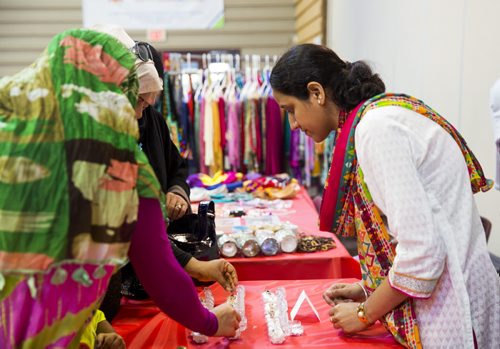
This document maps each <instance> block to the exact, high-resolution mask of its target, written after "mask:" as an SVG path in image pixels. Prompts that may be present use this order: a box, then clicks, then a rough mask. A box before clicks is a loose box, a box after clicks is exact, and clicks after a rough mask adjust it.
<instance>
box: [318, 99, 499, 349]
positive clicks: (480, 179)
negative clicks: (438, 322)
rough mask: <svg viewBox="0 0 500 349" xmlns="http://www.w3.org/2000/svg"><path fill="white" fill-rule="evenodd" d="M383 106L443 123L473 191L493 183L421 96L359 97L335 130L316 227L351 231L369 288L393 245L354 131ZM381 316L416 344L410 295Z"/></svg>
mask: <svg viewBox="0 0 500 349" xmlns="http://www.w3.org/2000/svg"><path fill="white" fill-rule="evenodd" d="M385 106H398V107H402V108H406V109H409V110H413V111H415V112H417V113H419V114H421V115H422V116H424V117H427V118H429V119H431V120H432V121H434V122H436V123H437V124H439V125H440V126H441V127H443V128H444V129H445V130H446V131H447V132H448V133H449V134H450V135H451V136H452V137H453V139H454V140H455V141H456V143H457V144H458V146H459V147H460V149H461V151H462V154H463V156H464V159H465V162H466V163H467V167H468V169H469V176H470V181H471V187H472V190H473V192H474V193H476V192H478V191H480V190H481V191H487V190H489V189H490V188H491V187H492V185H493V183H492V182H491V181H490V180H487V179H486V178H485V177H484V175H483V171H482V169H481V165H480V164H479V162H478V161H477V159H476V157H475V156H474V154H473V153H472V152H471V151H470V149H469V148H468V147H467V144H466V143H465V141H464V139H463V138H462V136H461V135H460V134H459V133H458V132H457V130H456V129H455V128H454V127H453V126H452V125H451V124H450V123H448V122H447V121H446V120H445V119H444V118H443V117H441V116H440V115H439V114H438V113H437V112H435V111H434V110H432V109H431V108H430V107H428V106H427V105H425V104H424V103H423V102H422V101H420V100H418V99H415V98H413V97H410V96H407V95H403V94H389V93H387V94H381V95H378V96H375V97H373V98H371V99H369V100H367V101H364V102H362V103H360V104H359V105H358V106H357V107H356V108H355V109H354V110H352V111H351V112H350V113H349V115H348V116H347V118H346V120H345V121H344V123H343V125H342V127H341V129H340V131H338V132H337V136H336V142H335V149H334V153H333V157H332V163H331V167H330V171H329V176H328V179H327V181H326V183H325V191H324V194H323V202H322V205H321V211H320V229H321V230H323V231H331V232H333V233H335V234H337V235H343V236H357V239H358V253H359V258H360V264H361V271H362V274H363V282H364V286H365V287H366V289H367V290H368V292H369V293H372V292H373V291H374V290H375V289H376V288H377V287H378V286H379V285H380V284H381V283H382V281H383V280H384V279H385V278H386V277H387V276H388V275H389V270H390V268H391V266H392V263H393V260H394V257H395V247H394V246H393V245H392V244H391V243H390V236H389V233H388V231H387V228H386V226H385V225H384V223H383V221H382V218H381V215H380V213H379V211H378V209H377V207H376V206H375V205H374V203H373V200H372V198H371V195H370V191H369V190H368V188H367V186H366V184H365V182H364V180H363V172H362V170H361V168H360V166H359V164H358V162H357V157H356V147H355V144H354V134H355V132H356V126H357V125H358V123H359V122H360V120H361V118H362V117H363V115H365V113H366V112H367V111H369V110H372V109H374V108H379V107H385ZM333 208H334V210H333ZM383 322H384V325H385V326H386V328H387V329H388V330H389V331H390V332H391V333H392V335H393V336H394V337H395V339H396V340H397V341H398V342H399V343H401V344H402V345H404V346H406V347H409V348H420V347H421V344H420V338H419V332H418V325H417V322H416V317H415V312H414V309H413V306H412V302H411V300H407V301H405V302H404V303H402V304H401V305H399V306H398V307H397V308H395V309H394V310H393V311H391V312H389V313H388V314H387V315H386V316H385V318H384V321H383Z"/></svg>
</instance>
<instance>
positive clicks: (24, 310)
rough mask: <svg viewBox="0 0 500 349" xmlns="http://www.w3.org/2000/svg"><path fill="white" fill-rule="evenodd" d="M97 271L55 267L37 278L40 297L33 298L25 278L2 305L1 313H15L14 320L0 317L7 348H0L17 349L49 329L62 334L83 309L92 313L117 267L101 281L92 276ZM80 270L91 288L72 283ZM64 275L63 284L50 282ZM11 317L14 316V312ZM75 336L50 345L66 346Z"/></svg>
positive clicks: (110, 268) (76, 266)
mask: <svg viewBox="0 0 500 349" xmlns="http://www.w3.org/2000/svg"><path fill="white" fill-rule="evenodd" d="M97 268H99V265H89V264H88V265H79V264H76V263H70V262H66V263H63V264H60V265H58V266H54V267H52V268H50V269H49V270H47V272H45V273H43V274H40V277H36V276H35V279H34V283H35V286H36V289H37V294H36V295H34V296H33V297H32V296H31V293H30V288H29V286H28V280H29V278H28V277H25V278H24V279H23V280H21V281H20V282H19V283H18V284H17V285H16V287H15V288H14V289H13V290H12V292H11V293H10V295H9V296H7V297H6V298H5V299H3V300H2V302H0V310H3V309H15V316H14V317H4V315H5V312H4V311H2V312H1V313H0V322H1V323H2V328H3V331H0V343H2V344H3V345H5V346H0V347H2V348H14V347H15V346H12V345H15V344H16V343H21V342H22V341H24V340H26V339H28V338H32V337H34V336H35V335H37V334H39V333H40V332H41V331H42V330H43V329H46V328H47V327H49V326H54V328H61V330H60V331H59V333H61V331H63V330H64V329H65V327H66V326H65V324H64V320H63V319H65V318H67V317H68V316H73V314H77V313H79V312H81V311H82V310H83V309H86V308H89V309H90V308H91V307H92V306H93V305H94V304H95V303H96V301H97V300H98V299H99V297H101V296H102V295H103V294H104V293H105V292H106V288H107V285H108V282H109V279H110V278H111V275H112V273H113V269H114V266H112V265H105V266H103V268H104V270H105V274H104V276H103V277H101V278H99V279H97V278H95V277H94V276H93V275H94V272H95V270H96V269H97ZM77 270H80V272H85V273H87V275H88V276H89V285H87V286H84V285H82V284H81V283H80V282H76V281H75V280H73V278H72V276H73V275H74V273H75V271H77ZM61 271H64V272H66V275H67V278H66V280H64V281H63V282H62V283H61V284H59V285H54V284H53V283H52V282H51V280H52V277H53V276H54V273H56V272H59V273H60V272H61ZM91 310H92V309H91ZM8 313H11V314H13V313H12V312H11V311H9V312H8ZM89 315H91V313H89ZM82 325H83V323H82ZM76 330H78V328H77V329H76ZM75 334H76V332H72V333H71V334H68V335H67V336H65V337H61V338H58V339H57V341H56V342H54V343H51V345H54V344H61V345H63V346H66V345H68V344H69V342H71V341H72V340H73V338H74V336H75ZM7 336H8V337H7ZM56 337H57V336H56Z"/></svg>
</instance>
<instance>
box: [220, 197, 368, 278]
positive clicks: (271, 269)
mask: <svg viewBox="0 0 500 349" xmlns="http://www.w3.org/2000/svg"><path fill="white" fill-rule="evenodd" d="M219 211H220V210H219ZM216 212H217V210H216ZM290 212H291V213H290V214H289V215H287V216H282V217H280V219H281V220H282V221H290V222H291V223H293V224H295V225H297V226H298V227H299V232H304V233H306V234H312V235H320V236H326V237H331V238H333V239H334V240H335V244H336V246H337V247H336V248H334V249H331V250H328V251H321V252H313V253H291V254H286V253H282V254H279V255H276V256H272V257H264V256H259V257H253V258H245V257H237V258H228V261H230V262H231V263H232V264H233V265H234V267H235V268H236V271H237V273H238V278H239V280H242V281H244V280H305V279H334V278H357V279H359V278H361V272H360V267H359V263H358V262H357V261H356V260H355V259H353V258H352V257H351V256H350V255H349V253H348V252H347V250H346V249H345V247H344V245H342V243H341V242H340V241H339V240H338V239H337V237H336V236H335V235H334V234H332V233H327V232H320V231H319V230H318V213H317V211H316V208H315V206H314V203H313V202H312V200H311V198H310V197H309V195H308V194H307V192H306V190H305V189H304V188H302V189H301V191H300V192H299V193H298V195H297V196H296V197H295V199H293V206H292V208H291V209H290Z"/></svg>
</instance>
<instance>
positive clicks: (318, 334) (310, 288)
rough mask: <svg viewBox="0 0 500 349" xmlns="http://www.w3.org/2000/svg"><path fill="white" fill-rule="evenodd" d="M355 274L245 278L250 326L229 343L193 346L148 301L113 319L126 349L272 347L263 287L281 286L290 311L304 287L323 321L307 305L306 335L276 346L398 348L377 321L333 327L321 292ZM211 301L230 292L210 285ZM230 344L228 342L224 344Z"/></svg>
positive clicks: (303, 313)
mask: <svg viewBox="0 0 500 349" xmlns="http://www.w3.org/2000/svg"><path fill="white" fill-rule="evenodd" d="M355 281H357V280H355V279H337V280H333V279H330V280H294V281H244V282H241V284H242V285H243V286H245V290H246V292H245V293H246V308H245V312H246V316H247V319H248V327H247V330H246V331H245V332H243V333H242V335H241V339H240V340H237V341H233V342H228V341H227V340H226V339H221V338H210V339H209V342H208V343H207V344H204V345H196V344H194V343H192V342H191V341H190V340H189V339H188V337H187V336H188V334H189V331H188V330H186V329H185V328H183V327H182V326H180V325H178V324H176V323H175V322H174V321H172V320H171V319H169V318H168V317H167V316H166V315H164V314H163V313H160V311H159V309H158V308H157V307H156V306H155V305H154V304H153V303H152V302H151V301H145V302H138V301H136V302H133V303H132V302H131V301H129V302H128V303H126V304H123V305H122V308H121V310H120V312H119V313H118V315H117V317H116V318H115V320H114V321H113V326H114V328H115V330H116V331H117V332H118V333H119V334H120V335H121V336H122V337H123V338H124V340H125V342H126V344H127V348H128V349H135V348H153V347H154V348H176V347H177V346H185V347H187V348H198V349H209V348H210V349H213V348H229V347H230V348H231V349H243V348H259V349H265V348H276V346H274V345H272V344H271V343H270V342H269V339H268V336H267V327H266V324H265V319H264V309H263V303H262V296H261V294H262V292H263V291H264V290H266V289H274V288H276V287H280V286H282V287H285V289H286V292H287V301H288V310H289V311H290V310H291V308H292V307H293V305H294V304H295V301H296V300H297V298H298V296H299V294H300V292H301V291H302V290H305V291H306V292H307V295H308V296H309V298H310V300H311V302H312V303H313V305H314V306H315V307H316V309H317V310H318V313H319V316H320V319H321V321H320V322H315V321H314V320H313V319H314V318H313V316H314V315H312V314H313V313H312V311H311V310H309V308H308V307H304V308H303V309H301V312H300V313H299V314H300V315H301V317H300V319H299V320H300V321H302V324H303V326H304V335H303V336H300V337H289V338H287V340H286V342H285V343H284V344H281V345H280V346H279V348H280V349H288V348H316V349H323V348H324V349H326V348H349V349H350V348H400V346H399V345H398V344H397V343H396V342H395V340H394V339H393V337H392V335H391V334H390V333H388V332H387V331H386V330H385V329H384V327H383V326H382V325H380V324H379V323H377V324H375V325H374V326H372V327H371V328H370V329H368V330H367V331H364V332H362V333H359V334H358V335H356V336H346V335H344V334H343V333H342V332H341V331H340V330H336V329H334V328H333V326H332V325H331V323H330V322H329V318H328V310H329V306H328V305H327V304H326V303H325V301H324V300H323V299H322V293H323V291H324V290H325V289H326V288H327V287H328V286H330V285H331V284H332V283H333V282H355ZM211 289H212V291H213V292H214V297H215V303H216V304H221V303H222V302H224V301H225V300H226V298H227V296H228V294H227V293H226V292H225V291H224V290H222V288H221V287H220V286H218V285H213V286H211ZM228 344H230V346H229V345H228Z"/></svg>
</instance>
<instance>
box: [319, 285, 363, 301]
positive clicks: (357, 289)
mask: <svg viewBox="0 0 500 349" xmlns="http://www.w3.org/2000/svg"><path fill="white" fill-rule="evenodd" d="M323 299H324V300H325V302H326V303H328V304H329V305H332V306H333V305H335V304H338V303H345V302H363V301H365V300H366V297H365V292H364V291H363V288H362V286H361V285H360V284H358V283H355V284H333V285H332V286H330V287H329V288H328V289H327V290H326V291H325V292H324V293H323Z"/></svg>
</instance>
